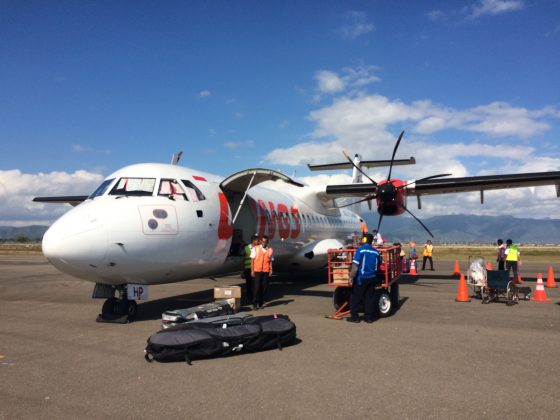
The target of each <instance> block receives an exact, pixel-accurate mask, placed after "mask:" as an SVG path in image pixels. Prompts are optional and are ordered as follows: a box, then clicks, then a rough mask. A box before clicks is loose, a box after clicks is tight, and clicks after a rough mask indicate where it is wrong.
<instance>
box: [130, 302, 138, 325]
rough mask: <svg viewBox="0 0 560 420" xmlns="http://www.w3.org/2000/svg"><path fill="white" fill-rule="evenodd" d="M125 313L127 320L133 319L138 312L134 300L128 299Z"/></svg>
mask: <svg viewBox="0 0 560 420" xmlns="http://www.w3.org/2000/svg"><path fill="white" fill-rule="evenodd" d="M127 314H128V321H129V322H132V321H134V319H135V318H136V315H137V314H138V305H137V304H136V301H135V300H129V301H128V310H127Z"/></svg>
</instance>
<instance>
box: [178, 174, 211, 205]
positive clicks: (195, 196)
mask: <svg viewBox="0 0 560 420" xmlns="http://www.w3.org/2000/svg"><path fill="white" fill-rule="evenodd" d="M181 181H182V182H183V184H184V185H185V190H186V192H187V197H188V198H189V200H191V201H195V202H196V201H202V200H206V197H205V196H204V194H202V191H200V190H199V189H198V187H197V186H196V185H194V184H193V183H192V182H191V181H187V180H184V179H182V180H181Z"/></svg>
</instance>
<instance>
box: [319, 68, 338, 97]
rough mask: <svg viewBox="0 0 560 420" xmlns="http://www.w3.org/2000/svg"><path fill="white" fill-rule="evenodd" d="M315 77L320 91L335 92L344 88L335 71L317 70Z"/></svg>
mask: <svg viewBox="0 0 560 420" xmlns="http://www.w3.org/2000/svg"><path fill="white" fill-rule="evenodd" d="M315 79H316V80H317V83H318V89H319V92H321V93H337V92H340V91H342V90H343V89H344V81H343V80H342V79H341V78H340V77H338V75H337V74H336V73H335V72H332V71H328V70H319V71H318V72H317V73H315Z"/></svg>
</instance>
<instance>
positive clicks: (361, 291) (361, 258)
mask: <svg viewBox="0 0 560 420" xmlns="http://www.w3.org/2000/svg"><path fill="white" fill-rule="evenodd" d="M362 241H363V242H364V244H363V245H362V246H361V247H359V248H358V249H357V250H356V253H355V254H354V259H353V260H352V270H351V271H350V279H351V282H352V294H351V295H350V318H348V321H349V322H360V318H358V307H359V306H360V303H362V301H363V302H364V309H365V317H364V318H365V321H366V322H367V323H368V324H370V323H372V322H373V318H374V313H375V295H374V292H375V279H376V275H377V268H378V267H379V265H380V264H381V260H382V259H381V255H380V254H379V251H377V249H375V248H374V247H373V246H372V245H371V244H372V242H373V235H372V234H371V233H366V234H365V235H364V238H363V240H362Z"/></svg>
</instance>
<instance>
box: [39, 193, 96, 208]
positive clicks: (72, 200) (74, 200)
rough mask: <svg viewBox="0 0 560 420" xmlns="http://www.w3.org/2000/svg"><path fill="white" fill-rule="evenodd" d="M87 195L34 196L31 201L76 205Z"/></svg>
mask: <svg viewBox="0 0 560 420" xmlns="http://www.w3.org/2000/svg"><path fill="white" fill-rule="evenodd" d="M87 198H88V196H87V195H65V196H60V197H35V198H34V199H33V201H35V202H36V203H68V204H71V205H72V206H73V207H76V206H77V205H78V204H80V203H81V202H82V201H86V200H87Z"/></svg>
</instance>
